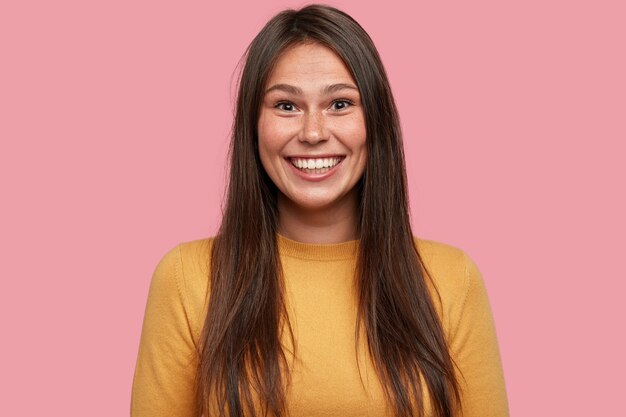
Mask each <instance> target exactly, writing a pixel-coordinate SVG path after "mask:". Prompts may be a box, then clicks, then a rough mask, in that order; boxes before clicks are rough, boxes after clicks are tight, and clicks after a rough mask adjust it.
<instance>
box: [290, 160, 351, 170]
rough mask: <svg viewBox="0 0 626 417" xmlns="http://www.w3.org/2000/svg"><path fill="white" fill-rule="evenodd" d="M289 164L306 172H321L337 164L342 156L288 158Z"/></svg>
mask: <svg viewBox="0 0 626 417" xmlns="http://www.w3.org/2000/svg"><path fill="white" fill-rule="evenodd" d="M288 159H289V161H290V162H291V164H292V165H293V166H294V167H296V168H298V169H299V170H300V171H302V172H305V173H307V174H323V173H325V172H327V171H329V170H330V169H332V168H333V167H334V166H336V165H338V164H339V163H340V162H341V161H342V160H343V159H344V157H343V156H341V157H339V156H336V157H329V158H288Z"/></svg>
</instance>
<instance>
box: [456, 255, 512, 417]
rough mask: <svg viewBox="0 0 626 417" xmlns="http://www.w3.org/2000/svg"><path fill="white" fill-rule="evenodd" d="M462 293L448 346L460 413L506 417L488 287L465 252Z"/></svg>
mask: <svg viewBox="0 0 626 417" xmlns="http://www.w3.org/2000/svg"><path fill="white" fill-rule="evenodd" d="M463 258H464V263H465V294H464V296H463V298H462V300H461V303H460V310H459V317H458V319H457V323H458V324H457V325H456V326H455V328H454V329H453V333H452V340H451V350H452V354H453V357H454V360H455V361H456V362H457V365H458V366H459V368H460V370H461V372H462V376H461V377H460V378H459V382H460V386H461V396H462V409H463V417H508V415H509V410H508V400H507V395H506V389H505V382H504V374H503V370H502V363H501V359H500V351H499V348H498V340H497V337H496V329H495V325H494V320H493V316H492V312H491V306H490V303H489V299H488V295H487V291H486V288H485V284H484V281H483V278H482V275H481V273H480V271H479V270H478V267H477V266H476V264H475V263H474V262H473V261H472V260H471V259H470V258H469V257H468V256H467V255H466V254H465V253H464V254H463Z"/></svg>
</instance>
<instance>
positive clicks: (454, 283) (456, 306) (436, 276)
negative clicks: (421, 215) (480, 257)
mask: <svg viewBox="0 0 626 417" xmlns="http://www.w3.org/2000/svg"><path fill="white" fill-rule="evenodd" d="M414 241H415V246H416V248H417V251H418V254H419V255H420V258H421V260H422V263H423V266H424V268H425V269H426V271H427V273H428V276H429V277H430V279H431V280H432V284H433V285H434V287H435V289H436V292H435V293H433V300H434V303H435V306H436V308H437V310H438V313H439V314H440V315H441V316H442V317H441V318H442V324H443V327H444V330H446V332H450V331H452V329H453V328H454V327H456V324H458V321H459V319H460V316H461V315H462V312H463V308H464V304H465V303H466V299H467V296H468V294H469V292H470V289H471V288H472V286H475V285H476V284H478V285H482V276H481V275H480V271H479V270H478V267H477V266H476V264H475V263H474V261H473V260H472V259H471V258H470V256H469V255H468V254H467V252H466V251H465V250H463V249H461V248H459V247H456V246H453V245H450V244H447V243H443V242H437V241H434V240H428V239H422V238H420V237H416V236H414ZM427 279H428V278H427ZM439 297H440V298H441V302H439Z"/></svg>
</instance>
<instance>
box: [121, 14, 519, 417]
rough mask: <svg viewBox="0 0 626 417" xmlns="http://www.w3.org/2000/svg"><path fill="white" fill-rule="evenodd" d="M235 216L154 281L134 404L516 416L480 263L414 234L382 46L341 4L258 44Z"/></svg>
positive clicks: (174, 256) (182, 250) (234, 163)
mask: <svg viewBox="0 0 626 417" xmlns="http://www.w3.org/2000/svg"><path fill="white" fill-rule="evenodd" d="M230 158H231V159H230V177H229V183H228V191H227V198H226V202H225V207H224V216H223V219H222V224H221V226H220V229H219V232H218V234H217V235H216V236H214V237H210V238H206V239H201V240H197V241H192V242H186V243H183V244H180V245H178V246H176V247H175V248H173V249H172V250H170V251H169V252H168V253H167V254H166V255H165V256H164V257H163V259H162V260H161V262H160V263H159V265H158V266H157V268H156V270H155V272H154V276H153V278H152V282H151V286H150V292H149V296H148V302H147V306H146V312H145V318H144V325H143V330H142V335H141V343H140V347H139V355H138V358H137V366H136V369H135V377H134V381H133V391H132V402H131V415H132V416H134V417H148V416H150V417H159V416H172V415H176V416H182V417H191V416H199V415H204V416H206V417H208V416H244V415H245V416H259V415H270V416H277V417H278V416H287V415H290V416H363V415H368V416H407V417H408V416H432V417H436V416H437V417H451V416H461V415H462V416H464V417H492V416H507V415H508V405H507V397H506V391H505V386H504V378H503V373H502V366H501V363H500V355H499V349H498V343H497V338H496V333H495V328H494V323H493V318H492V315H491V309H490V305H489V300H488V297H487V292H486V289H485V287H484V282H483V280H482V276H481V274H480V272H479V270H478V268H477V267H476V265H475V264H474V263H473V262H472V260H471V259H470V258H469V257H468V256H467V255H466V254H465V253H464V252H463V251H462V250H460V249H457V248H454V247H452V246H449V245H446V244H444V243H438V242H433V241H427V240H423V239H420V238H417V237H416V236H414V235H413V233H412V230H411V226H410V222H409V212H408V195H407V191H406V190H407V186H406V172H405V162H404V154H403V150H402V135H401V131H400V126H399V121H398V114H397V111H396V107H395V102H394V99H393V95H392V93H391V88H390V86H389V82H388V80H387V76H386V74H385V70H384V67H383V65H382V63H381V61H380V57H379V55H378V53H377V51H376V48H375V47H374V44H373V43H372V41H371V39H370V38H369V36H368V35H367V33H366V32H365V31H364V30H363V28H362V27H361V26H360V25H359V24H358V23H357V22H356V21H355V20H354V19H352V18H351V17H350V16H348V15H347V14H345V13H344V12H342V11H340V10H337V9H335V8H332V7H328V6H320V5H310V6H306V7H304V8H302V9H300V10H286V11H284V12H281V13H279V14H278V15H276V16H274V17H273V18H272V19H271V20H270V21H269V22H268V23H267V24H266V25H265V27H263V29H262V30H261V32H260V33H259V34H258V35H257V36H256V37H255V39H254V40H253V41H252V44H251V45H250V47H249V48H248V50H247V55H246V62H245V66H244V68H243V72H242V74H241V79H240V82H239V92H238V98H237V110H236V115H235V120H234V125H233V131H232V139H231V148H230Z"/></svg>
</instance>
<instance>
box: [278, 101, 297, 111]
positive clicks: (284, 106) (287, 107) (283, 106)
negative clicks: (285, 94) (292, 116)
mask: <svg viewBox="0 0 626 417" xmlns="http://www.w3.org/2000/svg"><path fill="white" fill-rule="evenodd" d="M274 107H276V108H277V109H279V110H283V111H288V112H291V111H293V110H294V109H295V106H294V105H293V103H290V102H288V101H281V102H280V103H278V104H276V106H274Z"/></svg>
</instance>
